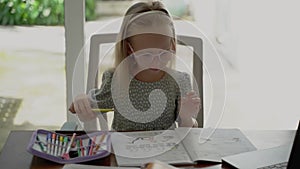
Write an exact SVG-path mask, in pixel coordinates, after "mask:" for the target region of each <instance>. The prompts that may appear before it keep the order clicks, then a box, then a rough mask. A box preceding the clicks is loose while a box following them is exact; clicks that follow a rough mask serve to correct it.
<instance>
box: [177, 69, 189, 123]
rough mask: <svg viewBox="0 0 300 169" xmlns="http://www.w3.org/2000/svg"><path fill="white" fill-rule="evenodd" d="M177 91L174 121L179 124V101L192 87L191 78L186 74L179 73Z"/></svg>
mask: <svg viewBox="0 0 300 169" xmlns="http://www.w3.org/2000/svg"><path fill="white" fill-rule="evenodd" d="M179 77H180V78H179V79H180V80H179V84H178V85H179V89H178V93H177V98H176V112H175V113H176V117H177V119H176V121H177V122H178V123H180V121H181V120H180V118H179V116H178V115H179V108H180V99H181V97H184V96H185V95H186V93H187V92H190V91H191V90H192V85H191V78H190V75H189V74H187V73H180V76H179Z"/></svg>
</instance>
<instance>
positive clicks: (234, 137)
mask: <svg viewBox="0 0 300 169" xmlns="http://www.w3.org/2000/svg"><path fill="white" fill-rule="evenodd" d="M201 130H202V129H201V128H192V129H187V128H176V129H175V130H163V131H143V132H123V133H120V132H116V133H113V134H112V137H111V139H112V146H113V149H114V153H115V155H116V160H117V163H118V166H141V165H142V164H145V163H148V162H151V161H154V160H160V161H162V162H166V163H169V164H193V163H195V162H197V161H211V162H221V158H222V157H224V156H228V155H233V154H237V153H241V152H247V151H253V150H256V148H255V147H254V146H253V145H252V144H251V143H250V141H249V140H248V139H247V138H246V137H245V136H244V135H243V133H242V132H241V131H240V130H238V129H217V130H216V131H215V132H214V134H213V135H212V136H211V138H210V139H209V140H208V141H206V142H205V143H199V142H198V140H199V135H200V132H201Z"/></svg>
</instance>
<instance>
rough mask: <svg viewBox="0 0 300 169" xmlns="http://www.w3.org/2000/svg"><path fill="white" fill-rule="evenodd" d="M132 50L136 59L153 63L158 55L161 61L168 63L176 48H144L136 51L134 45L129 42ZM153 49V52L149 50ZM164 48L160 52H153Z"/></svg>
mask: <svg viewBox="0 0 300 169" xmlns="http://www.w3.org/2000/svg"><path fill="white" fill-rule="evenodd" d="M129 48H130V50H131V51H132V52H133V56H134V57H135V59H136V60H143V62H144V63H152V62H153V61H154V58H155V57H158V59H159V61H160V62H162V63H167V62H168V61H170V60H171V58H172V56H173V55H174V54H175V51H174V50H171V49H169V50H163V49H144V50H142V51H137V52H135V51H134V50H133V48H132V46H131V45H130V44H129ZM149 50H151V52H150V51H149ZM153 50H154V51H158V50H162V51H161V52H159V53H156V54H155V53H153V52H152V51H153Z"/></svg>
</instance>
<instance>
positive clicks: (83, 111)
mask: <svg viewBox="0 0 300 169" xmlns="http://www.w3.org/2000/svg"><path fill="white" fill-rule="evenodd" d="M69 110H70V112H72V113H76V114H77V115H78V117H79V119H80V120H81V121H83V122H86V121H90V120H92V119H94V118H96V114H95V113H94V112H93V111H92V107H91V102H90V99H89V96H88V95H86V94H81V95H78V96H76V97H75V99H74V101H73V103H72V104H71V105H70V108H69Z"/></svg>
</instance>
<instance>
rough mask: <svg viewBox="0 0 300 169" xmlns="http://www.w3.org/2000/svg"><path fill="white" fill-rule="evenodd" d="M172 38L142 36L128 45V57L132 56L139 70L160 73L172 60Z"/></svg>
mask: <svg viewBox="0 0 300 169" xmlns="http://www.w3.org/2000/svg"><path fill="white" fill-rule="evenodd" d="M171 42H172V38H170V37H168V36H163V35H159V34H140V35H135V36H133V37H131V38H130V42H128V43H127V47H128V55H132V54H133V55H132V56H133V57H134V60H135V61H136V63H137V66H138V67H139V68H145V69H146V70H149V71H160V69H162V68H163V67H165V66H166V65H167V63H168V62H169V61H170V60H171V59H172V57H173V54H174V47H173V46H172V43H171Z"/></svg>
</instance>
